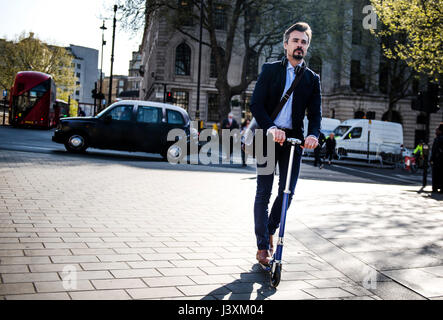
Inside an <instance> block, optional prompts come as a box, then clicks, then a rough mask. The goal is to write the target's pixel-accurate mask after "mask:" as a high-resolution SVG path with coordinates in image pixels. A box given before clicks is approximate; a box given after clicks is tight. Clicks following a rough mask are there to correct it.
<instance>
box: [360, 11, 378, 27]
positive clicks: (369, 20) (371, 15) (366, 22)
mask: <svg viewBox="0 0 443 320" xmlns="http://www.w3.org/2000/svg"><path fill="white" fill-rule="evenodd" d="M363 13H364V14H366V16H365V17H364V18H363V29H365V30H370V29H372V30H375V29H377V13H376V12H375V8H374V7H373V6H371V5H367V6H364V7H363Z"/></svg>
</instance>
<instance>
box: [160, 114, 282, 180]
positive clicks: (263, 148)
mask: <svg viewBox="0 0 443 320" xmlns="http://www.w3.org/2000/svg"><path fill="white" fill-rule="evenodd" d="M195 128H197V122H195V121H192V122H191V134H190V135H188V134H186V132H185V131H184V130H183V129H172V130H170V131H169V132H168V136H167V141H169V142H175V143H173V144H172V145H171V146H170V147H169V151H168V152H167V157H168V161H169V163H171V164H203V165H209V164H213V165H214V164H231V160H232V162H233V163H234V164H242V161H241V153H242V147H243V148H244V152H245V153H246V154H248V155H253V156H254V158H255V159H256V161H257V174H259V175H269V174H272V173H273V172H274V170H275V142H274V140H273V137H272V135H266V136H265V134H266V133H265V132H264V130H262V129H257V130H255V143H254V144H252V143H251V144H243V145H242V141H241V138H242V134H241V133H240V130H238V129H233V130H229V129H223V130H221V136H220V135H219V133H218V132H217V131H214V130H212V129H204V130H202V131H201V132H200V134H196V130H195ZM193 132H194V134H193ZM220 142H221V145H220ZM199 144H203V145H202V146H201V149H200V150H199ZM188 146H189V148H188ZM220 147H221V148H220ZM188 150H189V153H188ZM220 151H221V153H222V154H225V155H226V158H224V159H220V157H219V152H220ZM231 151H232V152H231ZM231 154H232V156H233V157H231ZM188 155H189V162H188Z"/></svg>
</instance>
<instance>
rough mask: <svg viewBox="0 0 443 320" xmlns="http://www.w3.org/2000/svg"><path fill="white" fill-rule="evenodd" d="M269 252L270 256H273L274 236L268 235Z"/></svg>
mask: <svg viewBox="0 0 443 320" xmlns="http://www.w3.org/2000/svg"><path fill="white" fill-rule="evenodd" d="M269 251H271V255H273V254H274V236H273V235H272V234H271V235H269Z"/></svg>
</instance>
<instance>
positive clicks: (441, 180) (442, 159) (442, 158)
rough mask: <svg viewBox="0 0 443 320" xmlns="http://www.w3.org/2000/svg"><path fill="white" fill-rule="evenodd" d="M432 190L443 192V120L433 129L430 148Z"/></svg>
mask: <svg viewBox="0 0 443 320" xmlns="http://www.w3.org/2000/svg"><path fill="white" fill-rule="evenodd" d="M431 166H432V192H440V193H443V122H442V123H440V125H439V126H438V127H437V129H435V139H434V143H433V144H432V150H431Z"/></svg>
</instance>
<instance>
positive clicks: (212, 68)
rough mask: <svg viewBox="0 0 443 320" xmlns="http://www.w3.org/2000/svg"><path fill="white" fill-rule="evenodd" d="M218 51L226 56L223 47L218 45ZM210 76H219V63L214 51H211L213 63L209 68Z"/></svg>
mask: <svg viewBox="0 0 443 320" xmlns="http://www.w3.org/2000/svg"><path fill="white" fill-rule="evenodd" d="M218 52H219V53H220V54H221V56H222V57H223V58H224V57H225V50H223V48H220V47H218ZM209 76H210V77H211V78H217V77H218V72H217V64H216V62H215V54H214V53H213V52H211V65H210V70H209Z"/></svg>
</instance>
